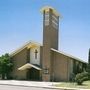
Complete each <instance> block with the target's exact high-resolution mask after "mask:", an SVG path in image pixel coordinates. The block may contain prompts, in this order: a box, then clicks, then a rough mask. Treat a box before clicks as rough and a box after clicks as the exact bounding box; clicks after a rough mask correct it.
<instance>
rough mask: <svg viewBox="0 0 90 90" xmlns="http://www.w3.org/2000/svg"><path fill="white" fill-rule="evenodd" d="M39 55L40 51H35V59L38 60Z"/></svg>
mask: <svg viewBox="0 0 90 90" xmlns="http://www.w3.org/2000/svg"><path fill="white" fill-rule="evenodd" d="M37 54H38V51H37V49H36V50H35V59H37Z"/></svg>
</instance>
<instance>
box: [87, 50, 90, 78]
mask: <svg viewBox="0 0 90 90" xmlns="http://www.w3.org/2000/svg"><path fill="white" fill-rule="evenodd" d="M87 72H88V77H89V80H90V49H89V54H88V65H87Z"/></svg>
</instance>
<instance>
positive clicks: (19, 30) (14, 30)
mask: <svg viewBox="0 0 90 90" xmlns="http://www.w3.org/2000/svg"><path fill="white" fill-rule="evenodd" d="M44 6H51V7H53V8H55V9H56V10H57V12H58V13H60V15H61V16H62V18H61V19H60V20H59V22H60V23H59V24H60V25H59V50H60V51H63V52H66V53H68V54H71V55H73V56H75V57H78V58H80V59H82V60H84V61H86V62H87V61H88V50H89V48H90V0H0V56H1V55H2V54H5V53H11V52H13V51H14V50H16V49H17V48H18V47H20V46H22V45H23V44H25V43H26V42H28V41H30V40H32V41H36V42H39V43H41V44H42V41H43V35H42V33H43V16H42V14H41V12H40V9H41V8H42V7H44Z"/></svg>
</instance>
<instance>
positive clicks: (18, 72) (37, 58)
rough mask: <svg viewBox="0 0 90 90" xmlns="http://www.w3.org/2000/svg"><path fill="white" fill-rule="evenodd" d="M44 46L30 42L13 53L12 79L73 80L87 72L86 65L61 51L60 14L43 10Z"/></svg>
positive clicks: (51, 10)
mask: <svg viewBox="0 0 90 90" xmlns="http://www.w3.org/2000/svg"><path fill="white" fill-rule="evenodd" d="M41 12H42V14H43V45H41V44H39V43H37V42H34V41H30V42H28V43H26V44H25V45H23V46H22V47H21V48H19V49H17V50H16V51H14V52H13V53H11V58H12V62H13V64H14V66H13V70H12V72H11V76H12V77H13V79H18V80H35V81H39V80H40V81H70V79H71V77H72V74H75V75H76V74H77V73H79V72H82V71H84V70H85V69H86V64H87V63H86V62H84V61H82V60H80V59H79V58H77V57H74V56H72V55H69V54H66V53H64V52H62V51H59V50H58V41H59V40H58V36H59V18H60V17H61V16H60V15H59V13H58V12H57V11H56V10H55V9H53V8H52V7H43V8H42V9H41Z"/></svg>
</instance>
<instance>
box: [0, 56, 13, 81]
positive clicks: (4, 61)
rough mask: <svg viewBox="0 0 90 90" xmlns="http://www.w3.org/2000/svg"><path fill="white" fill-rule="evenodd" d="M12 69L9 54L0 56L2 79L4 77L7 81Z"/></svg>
mask: <svg viewBox="0 0 90 90" xmlns="http://www.w3.org/2000/svg"><path fill="white" fill-rule="evenodd" d="M12 67H13V63H12V62H11V58H10V56H9V54H5V55H2V56H1V57H0V74H1V75H2V79H5V77H6V78H7V79H8V78H9V74H10V72H11V71H12Z"/></svg>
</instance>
